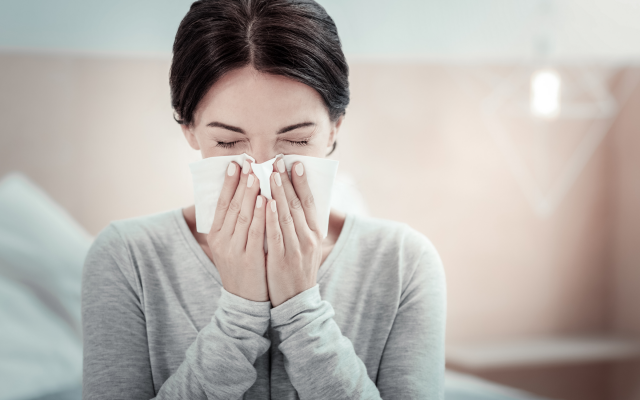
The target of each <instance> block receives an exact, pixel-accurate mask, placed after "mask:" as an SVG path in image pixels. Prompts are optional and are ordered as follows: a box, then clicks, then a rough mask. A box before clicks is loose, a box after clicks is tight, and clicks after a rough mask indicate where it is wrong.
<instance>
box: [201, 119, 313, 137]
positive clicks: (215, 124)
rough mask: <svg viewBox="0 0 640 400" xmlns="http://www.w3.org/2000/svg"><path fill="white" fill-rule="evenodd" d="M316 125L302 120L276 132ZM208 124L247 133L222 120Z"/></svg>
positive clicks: (278, 133) (280, 132)
mask: <svg viewBox="0 0 640 400" xmlns="http://www.w3.org/2000/svg"><path fill="white" fill-rule="evenodd" d="M315 125H316V124H314V123H313V122H301V123H299V124H294V125H289V126H285V127H284V128H282V129H280V130H279V131H278V132H276V134H277V135H280V134H282V133H286V132H289V131H292V130H294V129H298V128H305V127H307V126H315ZM207 126H210V127H212V128H222V129H227V130H229V131H233V132H238V133H242V134H243V135H246V133H245V131H243V130H242V128H238V127H237V126H231V125H227V124H223V123H222V122H217V121H213V122H209V123H208V124H207Z"/></svg>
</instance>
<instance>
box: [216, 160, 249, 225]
mask: <svg viewBox="0 0 640 400" xmlns="http://www.w3.org/2000/svg"><path fill="white" fill-rule="evenodd" d="M250 171H251V166H250V165H249V162H247V161H246V160H245V161H244V163H243V165H242V172H241V173H240V182H239V183H238V187H237V188H236V191H235V193H234V194H233V198H232V199H231V201H230V202H229V206H228V207H227V213H226V215H225V217H224V223H223V224H222V228H221V229H220V232H222V233H225V234H226V235H228V236H231V235H233V231H234V230H235V229H236V221H237V220H238V215H239V214H240V210H241V209H242V199H243V198H244V190H245V189H246V187H247V177H248V176H249V172H250Z"/></svg>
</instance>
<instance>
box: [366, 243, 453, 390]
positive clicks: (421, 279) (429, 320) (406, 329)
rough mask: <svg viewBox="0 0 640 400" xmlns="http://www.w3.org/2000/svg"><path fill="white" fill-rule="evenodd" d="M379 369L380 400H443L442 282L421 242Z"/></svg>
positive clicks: (433, 255) (432, 254)
mask: <svg viewBox="0 0 640 400" xmlns="http://www.w3.org/2000/svg"><path fill="white" fill-rule="evenodd" d="M424 246H425V251H424V252H423V253H422V255H421V256H420V258H418V262H417V263H416V265H415V267H414V269H413V272H412V274H411V278H410V279H409V280H408V282H407V284H406V286H405V288H404V290H403V291H402V295H401V297H400V304H399V306H398V313H397V314H396V318H395V320H394V322H393V326H392V327H391V332H390V333H389V337H388V338H387V343H386V345H385V348H384V352H383V354H382V359H381V361H380V367H379V369H378V378H377V382H376V384H377V386H378V389H379V390H380V394H381V396H382V398H385V399H396V398H397V399H428V400H436V399H438V400H440V399H443V398H444V370H445V354H444V350H445V324H446V283H445V275H444V268H443V266H442V261H441V260H440V257H439V255H438V253H437V252H436V250H435V248H434V247H433V245H432V244H431V242H429V241H428V240H427V239H426V238H424Z"/></svg>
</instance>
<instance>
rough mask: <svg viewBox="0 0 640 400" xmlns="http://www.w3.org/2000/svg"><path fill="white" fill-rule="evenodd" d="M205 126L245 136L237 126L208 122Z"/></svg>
mask: <svg viewBox="0 0 640 400" xmlns="http://www.w3.org/2000/svg"><path fill="white" fill-rule="evenodd" d="M207 126H210V127H212V128H222V129H227V130H230V131H234V132H238V133H242V134H243V135H246V133H244V131H243V130H242V129H241V128H238V127H237V126H231V125H227V124H223V123H222V122H216V121H213V122H209V123H208V124H207Z"/></svg>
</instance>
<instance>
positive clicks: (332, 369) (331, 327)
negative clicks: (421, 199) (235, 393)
mask: <svg viewBox="0 0 640 400" xmlns="http://www.w3.org/2000/svg"><path fill="white" fill-rule="evenodd" d="M428 245H429V246H431V245H430V243H428ZM431 249H432V251H428V252H424V253H423V254H422V256H420V257H419V259H418V262H417V263H416V265H415V266H414V269H413V272H412V273H411V277H410V279H409V281H408V282H407V283H406V286H405V288H404V290H403V293H402V296H401V299H400V305H399V307H398V311H397V314H396V317H395V320H394V323H393V326H392V328H391V332H390V334H389V337H388V339H387V343H386V345H385V348H384V351H383V354H382V359H381V362H380V367H379V370H378V376H377V382H376V383H374V382H373V381H372V380H371V379H370V378H369V376H368V374H367V369H366V367H365V365H364V363H363V362H362V360H361V359H360V358H359V357H358V355H357V354H356V353H355V350H354V347H353V344H352V343H351V341H350V340H349V339H348V338H346V337H345V336H343V335H342V333H341V332H340V328H339V327H338V325H337V324H336V322H335V321H334V319H333V316H334V315H335V313H334V310H333V307H332V306H331V304H330V303H329V302H327V301H324V300H322V299H321V298H320V291H319V286H318V285H317V284H316V286H314V287H312V288H310V289H308V290H306V291H304V292H302V293H300V294H298V295H297V296H295V297H293V298H291V299H289V300H288V301H286V302H284V303H282V304H281V305H279V306H278V307H275V308H272V309H271V324H272V326H273V328H274V329H275V331H276V332H277V333H278V334H279V336H280V340H281V343H280V345H279V346H278V349H279V350H280V351H281V352H282V353H283V355H284V358H285V361H284V365H285V369H286V371H287V374H288V375H289V379H290V380H291V384H292V385H293V386H294V388H295V389H296V391H297V392H298V394H299V396H300V398H301V399H303V400H307V399H328V398H331V399H381V398H382V399H429V400H432V399H433V400H436V399H442V398H443V397H444V333H445V312H446V310H445V307H446V304H445V303H446V299H445V297H446V289H445V281H444V272H443V268H442V264H441V261H440V258H439V256H438V254H437V253H436V251H435V249H433V247H431Z"/></svg>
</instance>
